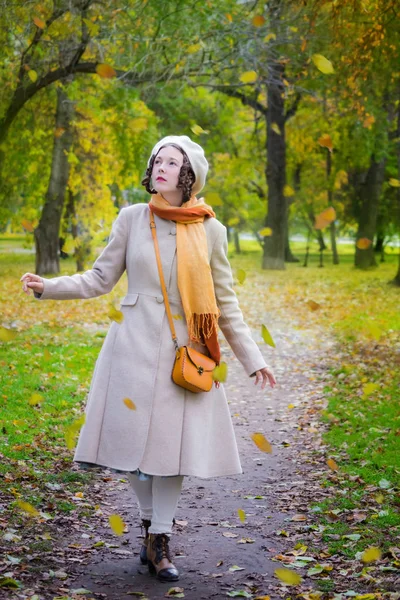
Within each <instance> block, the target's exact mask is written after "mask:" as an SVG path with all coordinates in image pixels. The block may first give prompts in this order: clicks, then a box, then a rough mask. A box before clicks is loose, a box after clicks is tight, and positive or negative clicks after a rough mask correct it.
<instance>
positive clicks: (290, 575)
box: [274, 569, 301, 585]
mask: <svg viewBox="0 0 400 600" xmlns="http://www.w3.org/2000/svg"><path fill="white" fill-rule="evenodd" d="M274 573H275V576H276V577H277V578H278V579H280V580H281V581H282V582H283V583H286V585H298V584H299V583H300V582H301V577H300V575H299V574H298V573H295V572H294V571H291V570H290V569H275V571H274Z"/></svg>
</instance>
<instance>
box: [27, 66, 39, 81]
mask: <svg viewBox="0 0 400 600" xmlns="http://www.w3.org/2000/svg"><path fill="white" fill-rule="evenodd" d="M28 77H29V79H30V80H31V81H32V83H35V81H37V79H38V74H37V73H36V71H33V69H31V70H30V71H28Z"/></svg>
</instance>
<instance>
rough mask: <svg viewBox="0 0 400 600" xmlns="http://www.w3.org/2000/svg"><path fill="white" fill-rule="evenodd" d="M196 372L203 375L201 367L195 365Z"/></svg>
mask: <svg viewBox="0 0 400 600" xmlns="http://www.w3.org/2000/svg"><path fill="white" fill-rule="evenodd" d="M197 372H198V374H199V375H203V373H204V369H203V367H197Z"/></svg>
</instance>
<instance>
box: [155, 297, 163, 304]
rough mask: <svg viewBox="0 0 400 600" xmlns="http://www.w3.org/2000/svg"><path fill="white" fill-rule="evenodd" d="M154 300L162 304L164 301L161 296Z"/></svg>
mask: <svg viewBox="0 0 400 600" xmlns="http://www.w3.org/2000/svg"><path fill="white" fill-rule="evenodd" d="M156 300H157V302H158V304H162V303H163V302H164V298H163V297H162V296H157V298H156Z"/></svg>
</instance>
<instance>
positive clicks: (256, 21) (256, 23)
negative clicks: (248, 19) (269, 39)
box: [252, 15, 265, 27]
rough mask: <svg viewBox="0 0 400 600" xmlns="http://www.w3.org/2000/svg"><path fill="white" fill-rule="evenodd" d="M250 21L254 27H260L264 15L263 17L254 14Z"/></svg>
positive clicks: (262, 23) (263, 21) (263, 20)
mask: <svg viewBox="0 0 400 600" xmlns="http://www.w3.org/2000/svg"><path fill="white" fill-rule="evenodd" d="M252 23H253V25H254V27H262V26H263V25H264V23H265V17H263V16H262V15H256V16H255V17H253V20H252Z"/></svg>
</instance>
